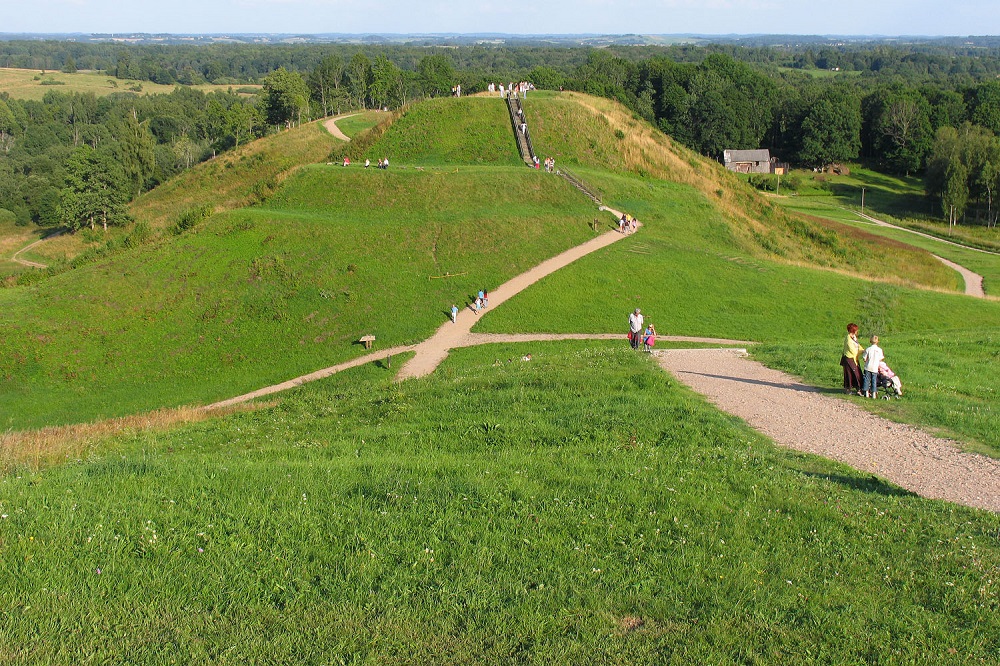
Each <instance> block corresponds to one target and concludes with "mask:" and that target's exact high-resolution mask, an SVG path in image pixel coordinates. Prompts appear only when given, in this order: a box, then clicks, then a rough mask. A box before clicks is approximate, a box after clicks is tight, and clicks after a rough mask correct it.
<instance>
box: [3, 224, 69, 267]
mask: <svg viewBox="0 0 1000 666" xmlns="http://www.w3.org/2000/svg"><path fill="white" fill-rule="evenodd" d="M64 233H66V232H64V231H57V232H55V233H51V234H49V235H48V236H46V237H45V238H39V239H38V240H36V241H35V242H34V243H32V244H31V245H25V246H24V247H22V248H21V249H20V250H18V251H17V252H15V253H14V256H13V257H11V258H10V259H11V261H16V262H17V263H19V264H21V265H22V266H30V267H32V268H48V266H46V265H45V264H40V263H38V262H37V261H28V260H27V259H21V258H20V257H19V256H18V255H20V254H21V253H22V252H26V251H28V250H30V249H31V248H33V247H35V246H36V245H38V244H39V243H42V242H44V241H47V240H49V239H50V238H55V237H56V236H62V235H63V234H64Z"/></svg>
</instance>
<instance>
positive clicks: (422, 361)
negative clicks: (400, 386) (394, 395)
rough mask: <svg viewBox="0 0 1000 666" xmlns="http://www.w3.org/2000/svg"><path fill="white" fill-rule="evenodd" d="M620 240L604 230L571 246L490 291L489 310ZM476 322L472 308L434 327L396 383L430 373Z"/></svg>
mask: <svg viewBox="0 0 1000 666" xmlns="http://www.w3.org/2000/svg"><path fill="white" fill-rule="evenodd" d="M601 210H604V211H607V212H609V213H611V214H612V215H614V216H615V218H616V219H618V218H620V217H621V212H619V211H616V210H613V209H611V208H607V207H601ZM623 238H625V236H624V235H623V234H621V233H619V232H617V231H608V232H605V233H603V234H601V235H600V236H596V237H594V238H593V239H591V240H589V241H587V242H586V243H583V244H581V245H577V246H576V247H571V248H570V249H568V250H566V251H565V252H562V253H561V254H557V255H556V256H554V257H552V258H551V259H546V260H545V261H543V262H542V263H540V264H538V265H537V266H535V267H534V268H531V269H529V270H527V271H525V272H524V273H521V274H520V275H518V276H515V277H513V278H511V279H510V280H508V281H507V282H504V283H503V284H502V285H500V286H499V287H496V288H495V289H492V290H490V298H489V301H490V307H496V306H498V305H502V304H503V303H505V302H506V301H507V300H508V299H510V298H513V297H514V296H516V295H517V294H519V293H521V292H522V291H524V290H525V289H527V288H528V287H530V286H531V285H533V284H535V283H536V282H538V281H539V280H541V279H542V278H543V277H545V276H546V275H550V274H552V273H554V272H556V271H557V270H559V269H560V268H563V267H564V266H567V265H569V264H571V263H572V262H574V261H576V260H577V259H579V258H580V257H585V256H586V255H588V254H590V253H592V252H596V251H597V250H600V249H602V248H605V247H607V246H608V245H611V244H612V243H615V242H617V241H619V240H621V239H623ZM477 321H479V317H478V315H476V313H475V312H474V311H473V310H472V309H470V308H463V309H462V310H461V311H460V312H459V313H458V317H457V318H456V320H455V322H454V323H452V322H450V321H448V322H445V323H444V324H442V325H441V326H440V328H438V330H437V332H436V333H435V334H434V335H432V336H431V337H430V338H428V339H427V340H425V341H424V342H421V343H420V344H418V345H416V347H414V351H415V352H416V354H415V355H414V357H413V358H412V359H410V360H409V361H408V362H407V363H406V364H405V365H403V367H402V368H400V370H399V373H398V374H397V375H396V381H402V380H404V379H411V378H415V377H424V376H426V375H429V374H430V373H432V372H434V369H435V368H437V367H438V366H439V365H440V364H441V362H442V361H443V360H444V359H445V358H447V356H448V350H449V349H453V348H455V347H460V346H463V345H461V344H460V342H461V341H462V340H463V339H464V338H465V337H466V336H467V335H469V332H470V331H471V330H472V327H473V326H475V324H476V322H477Z"/></svg>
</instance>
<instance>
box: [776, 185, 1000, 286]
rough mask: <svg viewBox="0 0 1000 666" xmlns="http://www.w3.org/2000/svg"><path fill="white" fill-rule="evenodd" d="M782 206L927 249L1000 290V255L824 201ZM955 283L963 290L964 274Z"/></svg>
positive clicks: (794, 201)
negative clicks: (875, 221) (875, 220)
mask: <svg viewBox="0 0 1000 666" xmlns="http://www.w3.org/2000/svg"><path fill="white" fill-rule="evenodd" d="M781 205H782V206H783V207H785V208H787V209H788V210H793V211H796V212H799V213H802V214H807V215H811V216H814V217H816V216H818V217H822V218H826V219H829V220H835V221H836V222H839V223H840V224H841V225H842V226H840V227H839V232H840V233H856V232H851V231H848V229H859V230H863V231H861V232H860V233H865V234H874V235H877V236H881V237H883V238H889V239H892V240H893V241H895V242H897V243H902V244H905V245H908V246H911V247H917V248H920V249H923V250H926V251H927V252H928V253H933V254H936V255H938V256H939V257H944V258H945V259H948V260H950V261H953V262H955V263H957V264H959V265H960V266H964V267H965V268H968V269H969V270H971V271H973V272H975V273H978V274H979V275H982V276H983V290H984V291H985V292H986V293H987V294H988V295H991V296H996V295H998V293H1000V254H997V253H993V254H989V253H986V252H980V251H977V250H974V249H968V248H963V247H956V246H954V245H951V244H949V243H943V242H941V241H940V240H936V239H933V238H926V237H923V236H919V235H917V234H915V233H911V232H910V231H902V230H899V229H888V228H886V227H881V226H878V225H875V224H872V223H871V222H868V221H866V220H863V219H861V218H860V217H858V215H857V214H856V213H855V212H854V211H851V210H844V209H840V208H834V207H831V206H830V204H828V203H826V202H824V201H817V200H815V199H809V198H804V197H796V198H794V199H792V198H790V199H788V200H785V201H782V204H781ZM907 227H908V228H914V227H915V225H907ZM984 231H985V230H984ZM956 240H958V239H956ZM952 282H953V283H954V284H955V285H956V287H955V288H960V289H961V290H964V288H965V287H964V281H962V279H961V276H959V275H958V273H955V274H954V275H953V277H952Z"/></svg>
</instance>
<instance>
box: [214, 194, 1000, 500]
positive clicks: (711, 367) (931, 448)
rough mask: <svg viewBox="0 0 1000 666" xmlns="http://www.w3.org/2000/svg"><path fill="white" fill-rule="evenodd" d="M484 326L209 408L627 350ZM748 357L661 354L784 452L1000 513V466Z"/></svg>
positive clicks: (530, 276)
mask: <svg viewBox="0 0 1000 666" xmlns="http://www.w3.org/2000/svg"><path fill="white" fill-rule="evenodd" d="M601 210H606V211H607V212H609V213H611V214H612V215H614V216H615V217H616V218H619V217H621V213H620V212H619V211H616V210H613V209H609V208H606V207H602V208H601ZM888 226H891V225H888ZM622 238H624V236H623V235H622V234H620V233H618V232H617V231H609V232H606V233H604V234H601V235H600V236H596V237H595V238H593V239H592V240H590V241H587V242H586V243H583V244H582V245H578V246H576V247H574V248H570V249H569V250H566V251H565V252H562V253H561V254H559V255H557V256H555V257H552V258H551V259H548V260H546V261H544V262H542V263H541V264H539V265H538V266H535V267H534V268H532V269H530V270H528V271H526V272H524V273H522V274H521V275H518V276H516V277H514V278H512V279H510V280H508V281H507V282H505V283H504V284H502V285H500V286H499V287H497V288H496V289H494V290H493V291H492V292H491V293H490V302H491V306H492V307H496V306H499V305H502V304H503V303H504V302H506V301H507V300H508V299H510V298H512V297H513V296H515V295H516V294H518V293H520V292H521V291H523V290H524V289H526V288H527V287H529V286H530V285H532V284H534V283H535V282H537V281H538V280H540V279H542V278H543V277H545V276H547V275H550V274H551V273H553V272H555V271H557V270H559V269H560V268H562V267H564V266H566V265H568V264H570V263H572V262H573V261H575V260H577V259H579V258H580V257H584V256H586V255H588V254H590V253H592V252H595V251H597V250H599V249H601V248H604V247H607V246H608V245H611V244H612V243H615V242H617V241H618V240H621V239H622ZM956 270H957V268H956ZM478 319H479V317H478V315H476V314H475V313H474V312H473V311H472V310H471V309H470V308H465V309H463V310H462V311H461V312H460V313H459V314H458V317H457V318H456V321H455V322H454V323H452V322H450V321H449V322H446V323H444V324H442V325H441V327H439V328H438V330H437V332H435V333H434V335H432V336H431V337H430V338H428V339H427V340H425V341H424V342H421V343H419V344H416V345H403V346H398V347H392V348H390V349H383V350H380V351H377V352H373V353H371V354H366V355H364V356H360V357H358V358H354V359H351V360H349V361H345V362H343V363H339V364H337V365H334V366H331V367H329V368H324V369H322V370H317V371H316V372H312V373H310V374H307V375H302V376H301V377H296V378H295V379H291V380H289V381H286V382H282V383H280V384H275V385H273V386H268V387H265V388H262V389H258V390H256V391H252V392H250V393H246V394H244V395H241V396H236V397H234V398H230V399H228V400H223V401H220V402H217V403H214V404H212V405H208V406H207V407H205V408H204V409H217V408H221V407H229V406H232V405H236V404H239V403H242V402H246V401H248V400H252V399H255V398H260V397H263V396H267V395H271V394H273V393H277V392H279V391H284V390H287V389H290V388H295V387H297V386H301V385H302V384H305V383H307V382H311V381H316V380H319V379H323V378H325V377H329V376H331V375H333V374H335V373H338V372H341V371H343V370H347V369H349V368H355V367H358V366H361V365H364V364H366V363H370V362H373V361H379V360H386V359H388V360H387V361H386V362H387V363H391V357H392V356H394V355H396V354H402V353H407V352H414V356H413V358H411V359H410V360H409V361H407V362H406V363H404V364H403V366H402V367H401V368H400V370H399V372H398V373H397V375H396V381H403V380H406V379H410V378H417V377H424V376H426V375H428V374H430V373H432V372H433V371H434V370H435V369H436V368H437V367H438V366H439V365H440V364H441V362H442V361H444V359H445V358H447V356H448V352H449V351H450V350H451V349H457V348H460V347H470V346H475V345H486V344H494V343H504V342H512V343H519V342H542V341H550V340H623V341H624V335H623V334H621V333H596V334H582V333H566V334H553V333H529V334H485V333H472V332H471V329H472V327H473V326H474V325H475V323H476V322H477V321H478ZM658 340H661V341H671V342H696V343H704V344H717V345H729V346H742V347H745V346H748V345H750V344H753V343H752V342H748V341H743V340H726V339H716V338H693V337H683V336H658ZM746 355H747V354H746V350H745V349H668V350H657V351H656V352H654V353H653V356H654V357H655V358H656V360H657V362H658V363H659V364H660V366H661V367H662V368H663V369H664V370H666V371H668V372H670V373H672V374H673V375H674V376H675V377H677V379H678V380H679V381H681V382H682V383H684V384H686V385H688V386H689V387H691V388H692V389H693V390H695V391H697V392H698V393H701V394H703V395H705V396H706V397H707V398H708V399H709V401H711V402H712V403H713V404H715V406H716V407H718V408H719V409H721V410H723V411H726V412H728V413H730V414H733V415H735V416H738V417H740V418H742V419H744V420H745V421H746V422H747V423H748V424H749V425H750V426H751V427H753V428H755V429H756V430H758V431H760V432H762V433H763V434H765V435H767V436H769V437H771V438H772V439H774V440H775V441H776V442H777V443H778V444H780V445H782V446H786V447H788V448H792V449H795V450H798V451H805V452H808V453H813V454H817V455H821V456H824V457H826V458H831V459H833V460H838V461H840V462H843V463H846V464H848V465H851V466H852V467H854V468H856V469H859V470H863V471H868V472H871V473H872V474H876V475H878V476H879V477H881V478H884V479H887V480H888V481H890V482H892V483H894V484H896V485H898V486H900V487H902V488H904V489H906V490H909V491H911V492H913V493H916V494H918V495H920V496H923V497H928V498H934V499H943V500H947V501H951V502H956V503H959V504H964V505H967V506H972V507H977V508H981V509H986V510H989V511H994V512H1000V460H995V459H992V458H988V457H985V456H981V455H976V454H969V453H964V452H962V451H961V450H960V449H959V448H958V446H957V445H956V444H955V443H954V442H951V441H949V440H944V439H939V438H936V437H933V436H931V435H929V434H927V433H925V432H923V431H921V430H919V429H917V428H914V427H912V426H909V425H903V424H899V423H894V422H892V421H889V420H887V419H884V418H882V417H880V416H877V415H875V414H872V413H870V412H867V411H865V410H864V409H862V408H861V406H860V405H858V404H854V402H853V401H849V400H844V399H839V398H835V397H832V396H831V395H828V394H830V393H838V392H839V391H831V390H829V389H826V390H824V389H820V388H816V387H813V386H808V385H806V384H803V383H802V382H801V381H800V380H798V379H796V378H794V377H791V376H789V375H786V374H784V373H782V372H779V371H777V370H772V369H770V368H767V367H765V366H764V365H762V364H760V363H757V362H755V361H750V360H748V359H747V358H746ZM831 478H833V479H834V480H836V477H831Z"/></svg>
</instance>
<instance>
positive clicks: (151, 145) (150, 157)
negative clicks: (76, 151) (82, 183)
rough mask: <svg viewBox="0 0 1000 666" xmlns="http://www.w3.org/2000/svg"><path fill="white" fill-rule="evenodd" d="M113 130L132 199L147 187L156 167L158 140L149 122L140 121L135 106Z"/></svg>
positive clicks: (118, 156) (117, 153)
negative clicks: (154, 136) (150, 129)
mask: <svg viewBox="0 0 1000 666" xmlns="http://www.w3.org/2000/svg"><path fill="white" fill-rule="evenodd" d="M113 131H114V136H115V139H116V140H117V149H116V151H115V154H116V157H117V158H118V161H119V163H120V164H121V167H122V171H123V172H124V174H125V179H126V180H127V182H128V189H129V194H130V196H129V200H131V199H134V198H135V197H137V196H138V195H139V194H140V193H141V192H142V191H144V190H145V189H147V185H148V183H149V179H150V178H151V177H152V175H153V171H154V170H155V168H156V152H155V148H156V140H155V139H154V138H153V135H152V134H151V133H150V132H149V123H148V122H147V121H143V122H141V123H140V122H139V115H138V113H137V112H136V110H135V109H134V108H133V109H131V110H130V112H129V113H126V115H125V118H124V119H123V120H122V121H121V122H120V123H118V124H117V127H116V128H115V129H114V130H113Z"/></svg>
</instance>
